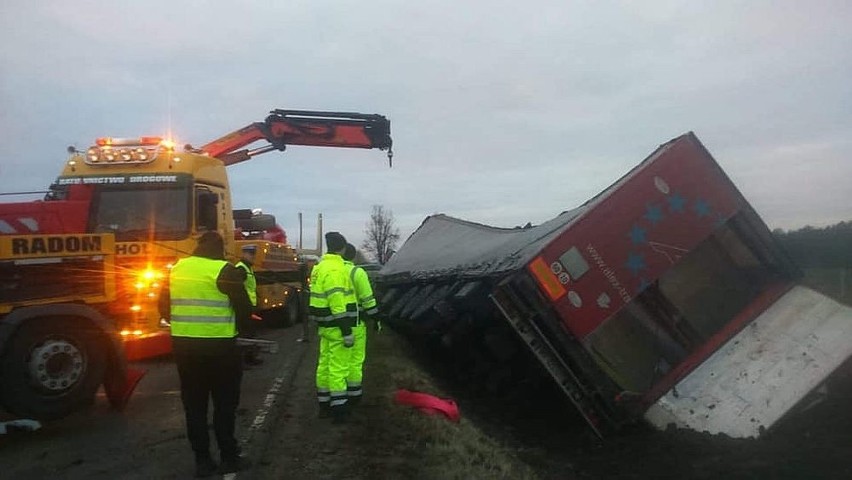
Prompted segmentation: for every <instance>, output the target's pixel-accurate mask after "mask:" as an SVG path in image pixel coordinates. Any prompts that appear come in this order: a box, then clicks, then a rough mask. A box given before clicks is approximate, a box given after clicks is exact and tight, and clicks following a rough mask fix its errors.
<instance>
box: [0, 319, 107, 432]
mask: <svg viewBox="0 0 852 480" xmlns="http://www.w3.org/2000/svg"><path fill="white" fill-rule="evenodd" d="M0 369H2V375H0V385H2V398H0V400H2V403H3V406H4V407H5V408H6V409H7V410H8V411H10V412H11V413H14V414H15V415H19V416H22V417H29V418H36V419H41V420H55V419H58V418H61V417H64V416H66V415H68V414H70V413H71V412H74V411H76V410H79V409H81V408H84V407H87V406H89V405H91V404H92V403H93V402H94V398H95V392H97V390H98V388H99V386H100V385H101V383H103V378H104V371H105V369H106V347H105V344H104V343H103V336H102V335H101V334H100V333H99V332H98V331H97V330H96V329H95V328H94V327H92V326H90V325H88V324H87V322H85V321H79V320H73V319H67V318H65V319H60V318H54V319H42V320H31V321H29V322H26V323H24V324H22V325H21V326H20V327H19V328H18V330H17V331H16V332H15V335H14V336H13V337H12V339H11V344H9V345H8V347H7V351H6V354H5V355H4V356H3V358H2V360H0Z"/></svg>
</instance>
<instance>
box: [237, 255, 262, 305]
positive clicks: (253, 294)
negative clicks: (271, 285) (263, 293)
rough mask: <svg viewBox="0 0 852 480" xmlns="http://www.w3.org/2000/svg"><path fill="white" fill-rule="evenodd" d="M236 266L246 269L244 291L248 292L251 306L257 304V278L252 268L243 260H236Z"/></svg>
mask: <svg viewBox="0 0 852 480" xmlns="http://www.w3.org/2000/svg"><path fill="white" fill-rule="evenodd" d="M236 267H237V268H242V269H243V270H245V271H246V281H245V284H244V285H245V286H246V293H248V297H249V300H251V305H252V306H253V307H256V306H257V279H256V278H254V270H252V268H251V267H250V266H249V265H248V264H247V263H245V262H243V261H242V260H240V261H239V262H237V265H236Z"/></svg>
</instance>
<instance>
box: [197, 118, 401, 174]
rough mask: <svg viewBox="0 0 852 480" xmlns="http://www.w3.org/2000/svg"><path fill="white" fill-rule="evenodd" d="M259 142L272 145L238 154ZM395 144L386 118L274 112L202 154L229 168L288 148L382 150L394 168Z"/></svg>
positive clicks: (211, 143) (212, 143)
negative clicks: (260, 155) (305, 146)
mask: <svg viewBox="0 0 852 480" xmlns="http://www.w3.org/2000/svg"><path fill="white" fill-rule="evenodd" d="M259 140H266V141H267V142H269V144H268V145H266V146H263V147H259V148H255V149H253V150H249V149H242V150H238V149H241V148H243V147H246V146H248V145H250V144H252V143H254V142H256V141H259ZM392 143H393V142H392V140H391V136H390V120H388V119H387V118H385V117H384V116H382V115H377V114H363V113H346V112H316V111H307V110H272V111H271V112H270V115H269V116H268V117H266V120H265V121H263V122H255V123H252V124H251V125H247V126H245V127H243V128H241V129H239V130H237V131H235V132H231V133H229V134H227V135H225V136H223V137H221V138H218V139H216V140H213V141H212V142H209V143H207V144H206V145H203V146H202V147H201V148H199V149H198V150H200V151H202V152H205V153H207V154H208V155H210V156H211V157H216V158H218V159H220V160H222V162H224V163H225V165H226V166H228V165H233V164H235V163H239V162H242V161H245V160H248V159H250V158H251V157H253V156H255V155H259V154H261V153H266V152H269V151H272V150H281V151H283V150H285V149H286V148H287V145H307V146H314V147H348V148H378V149H380V150H387V151H388V166H392V161H393V150H392Z"/></svg>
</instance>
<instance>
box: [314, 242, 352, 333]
mask: <svg viewBox="0 0 852 480" xmlns="http://www.w3.org/2000/svg"><path fill="white" fill-rule="evenodd" d="M310 290H311V300H310V303H309V306H308V316H309V318H310V319H311V320H314V321H316V322H317V324H318V325H319V326H320V327H342V326H349V327H352V326H355V323H356V321H357V319H358V301H357V299H356V298H355V291H354V290H353V288H352V282H351V281H350V280H349V276H348V275H347V272H346V268H345V266H344V265H343V257H341V256H340V255H337V254H334V253H326V254H325V255H323V256H322V260H320V262H319V263H318V264H316V265H315V266H314V268H313V270H311V285H310Z"/></svg>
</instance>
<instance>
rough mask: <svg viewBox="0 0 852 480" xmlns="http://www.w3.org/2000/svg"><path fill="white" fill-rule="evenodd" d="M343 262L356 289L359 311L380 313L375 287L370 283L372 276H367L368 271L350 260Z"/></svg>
mask: <svg viewBox="0 0 852 480" xmlns="http://www.w3.org/2000/svg"><path fill="white" fill-rule="evenodd" d="M343 264H344V265H345V266H346V271H347V272H348V274H349V281H350V282H352V288H353V289H354V290H355V297H356V298H357V299H358V309H359V311H361V312H364V313H366V314H367V315H375V314H377V313H379V308H378V305H377V304H376V297H375V296H373V287H372V286H371V285H370V277H368V276H367V272H366V271H365V270H364V269H363V268H361V267H357V266H355V264H354V263H352V262H350V261H348V260H344V261H343Z"/></svg>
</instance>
